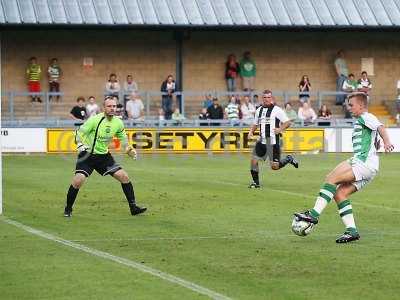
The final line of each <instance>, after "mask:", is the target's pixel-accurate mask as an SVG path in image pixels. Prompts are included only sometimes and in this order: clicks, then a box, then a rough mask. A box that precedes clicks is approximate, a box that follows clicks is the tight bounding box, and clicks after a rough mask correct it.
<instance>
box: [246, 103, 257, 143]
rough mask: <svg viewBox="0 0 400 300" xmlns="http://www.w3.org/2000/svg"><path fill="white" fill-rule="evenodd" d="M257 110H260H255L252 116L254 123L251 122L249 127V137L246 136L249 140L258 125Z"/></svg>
mask: <svg viewBox="0 0 400 300" xmlns="http://www.w3.org/2000/svg"><path fill="white" fill-rule="evenodd" d="M259 110H260V108H258V109H256V112H255V114H254V122H253V125H251V127H250V130H249V135H248V139H249V140H250V139H251V138H252V137H253V136H254V132H255V131H256V129H257V127H258V125H259V124H260V119H259V117H258V115H259Z"/></svg>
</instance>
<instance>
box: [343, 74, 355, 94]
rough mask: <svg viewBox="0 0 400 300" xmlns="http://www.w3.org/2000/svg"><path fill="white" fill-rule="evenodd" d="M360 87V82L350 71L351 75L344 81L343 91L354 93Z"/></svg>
mask: <svg viewBox="0 0 400 300" xmlns="http://www.w3.org/2000/svg"><path fill="white" fill-rule="evenodd" d="M357 88H358V82H357V80H355V79H354V74H353V73H350V74H349V77H348V78H347V79H346V80H345V81H344V82H343V87H342V90H343V92H347V93H352V92H355V91H356V90H357Z"/></svg>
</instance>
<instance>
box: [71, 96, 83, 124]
mask: <svg viewBox="0 0 400 300" xmlns="http://www.w3.org/2000/svg"><path fill="white" fill-rule="evenodd" d="M76 102H77V105H75V106H74V107H73V108H72V109H71V111H70V116H71V118H72V119H73V120H79V121H82V120H85V119H86V108H85V98H83V97H78V99H76Z"/></svg>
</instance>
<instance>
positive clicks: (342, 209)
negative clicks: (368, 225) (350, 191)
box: [337, 200, 357, 233]
mask: <svg viewBox="0 0 400 300" xmlns="http://www.w3.org/2000/svg"><path fill="white" fill-rule="evenodd" d="M337 206H338V210H339V215H340V217H341V218H342V221H343V224H344V226H346V231H350V232H352V233H356V232H357V227H356V223H355V222H354V215H353V207H352V206H351V203H350V200H344V201H342V202H340V203H338V204H337Z"/></svg>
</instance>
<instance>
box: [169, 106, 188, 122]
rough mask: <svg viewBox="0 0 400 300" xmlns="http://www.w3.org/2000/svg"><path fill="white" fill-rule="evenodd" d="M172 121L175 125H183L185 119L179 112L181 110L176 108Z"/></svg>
mask: <svg viewBox="0 0 400 300" xmlns="http://www.w3.org/2000/svg"><path fill="white" fill-rule="evenodd" d="M172 120H173V121H174V124H175V125H181V124H182V122H183V120H185V117H184V116H183V115H182V114H181V112H180V111H179V108H175V110H174V113H173V114H172Z"/></svg>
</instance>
